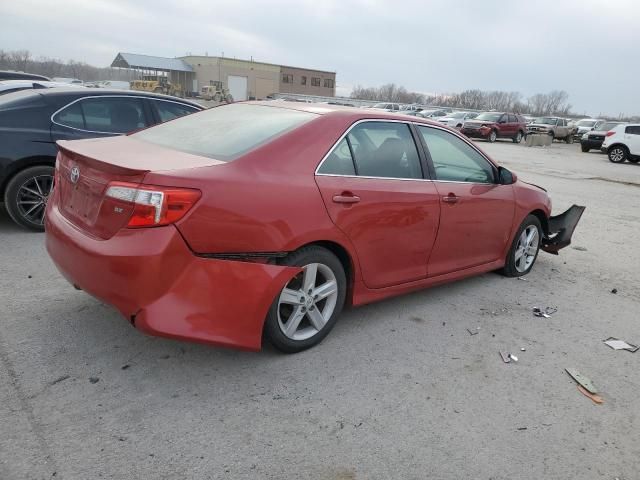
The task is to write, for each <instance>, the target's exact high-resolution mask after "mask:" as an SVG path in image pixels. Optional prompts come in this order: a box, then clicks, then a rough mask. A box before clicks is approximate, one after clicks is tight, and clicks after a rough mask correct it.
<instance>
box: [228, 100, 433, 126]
mask: <svg viewBox="0 0 640 480" xmlns="http://www.w3.org/2000/svg"><path fill="white" fill-rule="evenodd" d="M240 103H243V104H247V105H262V106H266V107H274V108H285V109H289V110H297V111H300V112H309V113H315V114H316V115H329V116H336V117H349V118H351V119H352V120H358V119H383V120H384V119H389V120H400V121H403V122H414V123H424V124H425V125H435V126H438V127H442V124H441V123H440V122H434V121H433V120H428V119H426V118H421V117H414V116H412V115H406V114H404V113H402V111H399V112H388V111H385V110H380V109H375V108H362V107H360V108H359V107H347V106H345V105H331V104H326V103H323V104H318V103H298V102H286V101H282V100H269V101H260V100H258V101H249V102H240ZM387 103H389V102H387Z"/></svg>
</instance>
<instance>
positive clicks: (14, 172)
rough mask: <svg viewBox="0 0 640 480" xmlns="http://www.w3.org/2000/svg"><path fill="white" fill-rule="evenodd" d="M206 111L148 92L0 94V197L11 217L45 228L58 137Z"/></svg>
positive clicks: (104, 132)
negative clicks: (46, 207)
mask: <svg viewBox="0 0 640 480" xmlns="http://www.w3.org/2000/svg"><path fill="white" fill-rule="evenodd" d="M200 110H204V107H203V106H201V105H199V104H197V103H193V102H190V101H188V100H183V99H181V98H175V97H168V96H165V95H158V94H153V93H146V92H137V91H128V90H106V89H101V88H100V89H90V88H73V87H72V88H51V89H42V90H23V91H20V92H16V93H10V94H8V95H3V96H2V97H0V195H2V197H0V198H4V204H5V208H6V209H7V212H8V213H9V215H10V216H11V218H12V219H13V220H14V221H15V222H16V223H18V224H19V225H22V226H23V227H26V228H30V229H32V230H43V228H44V207H45V205H46V202H47V198H48V195H49V192H50V191H51V188H52V186H53V171H54V165H55V160H56V155H57V153H58V152H57V147H56V143H55V142H56V141H57V140H79V139H84V138H95V137H108V136H114V135H121V134H124V133H128V132H131V131H133V130H138V129H141V128H145V127H149V126H151V125H155V124H157V123H161V122H165V121H167V120H171V119H173V118H176V117H180V116H182V115H186V114H189V113H193V112H197V111H200Z"/></svg>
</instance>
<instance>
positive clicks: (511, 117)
mask: <svg viewBox="0 0 640 480" xmlns="http://www.w3.org/2000/svg"><path fill="white" fill-rule="evenodd" d="M509 123H518V119H517V118H516V116H515V115H509Z"/></svg>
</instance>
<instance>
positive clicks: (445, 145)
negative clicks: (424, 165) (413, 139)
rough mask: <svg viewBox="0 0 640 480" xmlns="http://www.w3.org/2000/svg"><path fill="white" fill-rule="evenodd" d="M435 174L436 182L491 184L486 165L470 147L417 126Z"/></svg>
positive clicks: (452, 138)
mask: <svg viewBox="0 0 640 480" xmlns="http://www.w3.org/2000/svg"><path fill="white" fill-rule="evenodd" d="M418 131H419V132H420V134H421V135H422V137H423V138H424V141H425V143H426V144H427V148H428V150H429V154H430V155H431V161H432V162H433V166H434V168H435V171H436V180H441V181H448V182H472V183H493V182H494V171H493V167H492V166H491V165H490V164H489V162H488V161H487V160H486V159H485V158H484V157H483V156H482V155H480V153H478V152H477V151H476V150H475V149H474V148H473V147H471V146H470V145H469V144H467V143H466V142H464V141H463V140H461V139H459V138H458V137H456V136H455V135H453V134H452V133H449V132H445V131H443V130H439V129H436V128H429V127H418Z"/></svg>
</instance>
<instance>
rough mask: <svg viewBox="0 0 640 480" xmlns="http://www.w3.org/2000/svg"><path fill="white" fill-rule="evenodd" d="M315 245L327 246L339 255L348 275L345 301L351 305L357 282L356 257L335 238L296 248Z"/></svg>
mask: <svg viewBox="0 0 640 480" xmlns="http://www.w3.org/2000/svg"><path fill="white" fill-rule="evenodd" d="M314 245H315V246H318V247H323V248H326V249H327V250H329V251H330V252H331V253H333V254H334V255H335V256H336V257H338V260H340V263H341V264H342V268H344V273H345V276H346V277H347V294H346V297H345V302H346V303H347V304H349V305H350V304H351V303H352V299H353V285H354V283H355V278H356V262H355V259H354V258H353V256H352V255H351V253H350V252H349V250H348V249H347V248H346V247H345V246H344V245H341V244H340V243H338V242H336V241H333V240H316V241H312V242H309V243H306V244H304V245H300V246H299V247H298V248H296V250H299V249H301V248H304V247H310V246H314Z"/></svg>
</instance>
